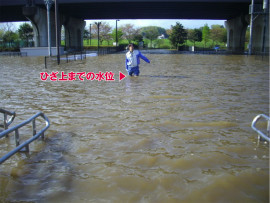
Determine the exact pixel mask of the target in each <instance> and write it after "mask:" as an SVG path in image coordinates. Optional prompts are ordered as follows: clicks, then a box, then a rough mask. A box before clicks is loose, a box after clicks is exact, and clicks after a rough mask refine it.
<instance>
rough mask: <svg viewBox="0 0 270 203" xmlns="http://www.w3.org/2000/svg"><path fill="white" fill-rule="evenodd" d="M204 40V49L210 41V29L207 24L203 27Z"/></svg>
mask: <svg viewBox="0 0 270 203" xmlns="http://www.w3.org/2000/svg"><path fill="white" fill-rule="evenodd" d="M202 39H203V41H204V47H205V46H206V43H207V42H208V41H209V39H210V28H209V27H208V25H207V24H205V25H204V26H203V29H202Z"/></svg>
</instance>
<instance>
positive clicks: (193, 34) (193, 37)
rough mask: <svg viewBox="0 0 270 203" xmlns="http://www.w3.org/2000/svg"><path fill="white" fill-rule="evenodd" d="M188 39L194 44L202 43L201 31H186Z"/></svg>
mask: <svg viewBox="0 0 270 203" xmlns="http://www.w3.org/2000/svg"><path fill="white" fill-rule="evenodd" d="M188 39H189V40H190V41H191V42H193V43H194V46H195V42H201V41H202V31H201V30H200V29H192V30H188Z"/></svg>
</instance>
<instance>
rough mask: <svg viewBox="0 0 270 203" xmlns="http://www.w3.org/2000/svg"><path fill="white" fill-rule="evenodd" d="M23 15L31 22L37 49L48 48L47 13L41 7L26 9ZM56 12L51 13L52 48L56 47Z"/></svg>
mask: <svg viewBox="0 0 270 203" xmlns="http://www.w3.org/2000/svg"><path fill="white" fill-rule="evenodd" d="M23 14H24V15H25V16H26V17H27V19H29V20H30V22H31V24H32V26H33V30H34V41H35V47H48V28H47V11H46V9H42V8H40V7H35V6H31V7H24V8H23ZM54 19H55V18H54V12H52V10H51V12H50V23H51V46H54V47H55V46H56V42H55V41H56V39H55V21H54Z"/></svg>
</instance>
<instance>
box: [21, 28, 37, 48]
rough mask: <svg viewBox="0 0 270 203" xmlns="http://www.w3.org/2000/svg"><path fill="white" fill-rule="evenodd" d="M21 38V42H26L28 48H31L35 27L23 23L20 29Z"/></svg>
mask: <svg viewBox="0 0 270 203" xmlns="http://www.w3.org/2000/svg"><path fill="white" fill-rule="evenodd" d="M18 33H19V37H20V39H21V40H25V41H26V46H27V47H28V46H29V40H33V37H34V32H33V27H32V26H31V25H29V24H28V23H23V24H21V25H20V27H19V29H18Z"/></svg>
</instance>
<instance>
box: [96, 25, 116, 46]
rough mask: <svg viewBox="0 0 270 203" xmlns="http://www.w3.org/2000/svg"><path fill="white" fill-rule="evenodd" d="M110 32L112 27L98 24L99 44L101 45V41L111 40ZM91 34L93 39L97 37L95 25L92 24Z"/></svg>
mask: <svg viewBox="0 0 270 203" xmlns="http://www.w3.org/2000/svg"><path fill="white" fill-rule="evenodd" d="M111 30H112V27H111V26H110V25H109V23H107V22H103V23H101V24H100V26H99V41H100V44H102V42H103V41H108V42H109V41H110V40H111V38H112V36H111ZM91 32H93V35H94V37H96V38H97V37H98V27H97V25H96V24H93V26H92V31H91Z"/></svg>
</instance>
